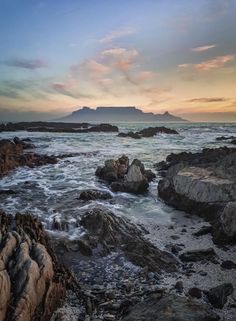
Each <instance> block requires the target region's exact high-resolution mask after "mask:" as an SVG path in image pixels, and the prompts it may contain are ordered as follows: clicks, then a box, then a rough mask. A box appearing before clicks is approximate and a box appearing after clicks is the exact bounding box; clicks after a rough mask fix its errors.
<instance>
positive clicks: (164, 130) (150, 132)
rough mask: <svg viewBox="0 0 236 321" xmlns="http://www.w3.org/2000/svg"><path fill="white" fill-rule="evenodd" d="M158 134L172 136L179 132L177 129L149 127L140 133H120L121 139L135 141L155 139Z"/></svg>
mask: <svg viewBox="0 0 236 321" xmlns="http://www.w3.org/2000/svg"><path fill="white" fill-rule="evenodd" d="M157 134H171V135H177V134H178V132H177V131H176V130H175V129H170V128H166V127H148V128H144V129H142V130H140V131H138V132H128V133H119V134H118V136H119V137H130V138H133V139H141V138H142V137H153V136H155V135H157Z"/></svg>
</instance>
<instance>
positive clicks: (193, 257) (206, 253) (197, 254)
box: [179, 248, 216, 262]
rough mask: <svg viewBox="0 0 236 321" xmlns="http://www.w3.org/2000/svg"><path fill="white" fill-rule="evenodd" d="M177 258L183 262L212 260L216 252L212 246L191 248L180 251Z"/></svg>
mask: <svg viewBox="0 0 236 321" xmlns="http://www.w3.org/2000/svg"><path fill="white" fill-rule="evenodd" d="M179 258H180V259H181V261H183V262H198V261H202V260H208V261H212V259H213V260H214V259H215V258H216V253H215V251H214V249H213V248H208V249H202V250H193V251H187V252H184V253H182V254H181V255H180V256H179Z"/></svg>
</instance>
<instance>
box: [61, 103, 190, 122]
mask: <svg viewBox="0 0 236 321" xmlns="http://www.w3.org/2000/svg"><path fill="white" fill-rule="evenodd" d="M60 121H63V122H155V121H159V122H183V121H186V120H185V119H182V118H180V117H177V116H174V115H171V114H170V113H169V112H168V111H167V112H165V113H164V114H154V113H145V112H143V111H142V110H140V109H138V108H136V107H134V106H130V107H97V108H96V109H92V108H90V107H83V108H82V109H78V110H75V111H74V112H72V113H71V114H70V115H68V116H65V117H63V118H61V119H60Z"/></svg>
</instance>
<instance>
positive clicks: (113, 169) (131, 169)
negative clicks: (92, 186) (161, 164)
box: [95, 155, 155, 194]
mask: <svg viewBox="0 0 236 321" xmlns="http://www.w3.org/2000/svg"><path fill="white" fill-rule="evenodd" d="M95 175H96V176H98V177H99V178H101V179H103V180H105V181H106V182H107V183H108V184H110V187H111V189H112V190H113V191H114V192H118V191H120V192H127V193H135V194H139V193H145V192H146V191H147V189H148V187H149V184H148V182H149V181H150V180H152V179H154V176H155V174H154V173H152V171H150V170H145V168H144V165H143V164H142V162H141V161H139V160H138V159H135V160H134V161H133V162H132V164H131V165H129V158H128V157H127V156H125V155H123V156H122V157H120V158H119V159H118V160H114V159H109V160H107V161H105V166H104V167H98V168H97V170H96V172H95Z"/></svg>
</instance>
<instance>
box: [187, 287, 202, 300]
mask: <svg viewBox="0 0 236 321" xmlns="http://www.w3.org/2000/svg"><path fill="white" fill-rule="evenodd" d="M188 294H189V295H190V296H192V297H193V298H197V299H201V297H202V291H201V290H200V289H198V288H196V287H194V288H191V289H189V291H188Z"/></svg>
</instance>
